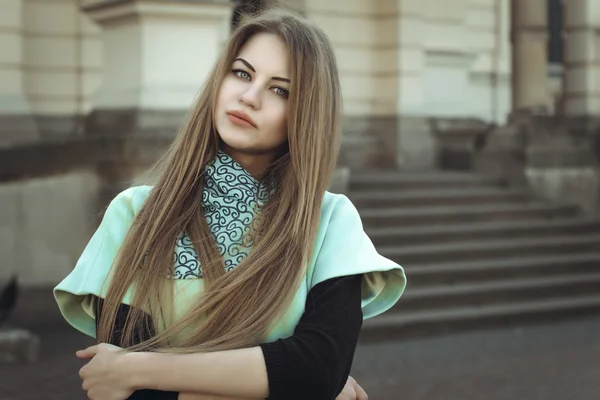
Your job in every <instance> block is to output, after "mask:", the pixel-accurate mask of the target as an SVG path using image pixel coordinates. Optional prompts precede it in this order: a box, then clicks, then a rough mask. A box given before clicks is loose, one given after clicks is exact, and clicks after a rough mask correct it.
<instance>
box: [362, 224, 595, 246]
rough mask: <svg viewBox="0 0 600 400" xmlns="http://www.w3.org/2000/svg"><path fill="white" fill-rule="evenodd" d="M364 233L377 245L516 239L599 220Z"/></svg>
mask: <svg viewBox="0 0 600 400" xmlns="http://www.w3.org/2000/svg"><path fill="white" fill-rule="evenodd" d="M366 232H367V234H368V235H369V237H370V238H371V240H372V241H373V243H374V244H375V245H376V246H377V247H379V246H396V245H398V246H404V245H411V244H427V243H437V244H443V243H446V242H455V241H461V240H462V241H467V240H481V239H503V238H514V239H517V238H526V237H531V236H537V237H545V236H554V235H556V234H565V235H566V234H568V235H576V234H580V233H591V232H597V233H600V219H593V218H588V217H576V218H555V219H550V220H546V219H539V218H531V219H519V220H514V221H510V220H509V221H493V222H487V221H484V222H470V223H460V224H459V223H456V224H447V225H437V224H432V225H426V226H411V227H388V228H374V229H367V231H366Z"/></svg>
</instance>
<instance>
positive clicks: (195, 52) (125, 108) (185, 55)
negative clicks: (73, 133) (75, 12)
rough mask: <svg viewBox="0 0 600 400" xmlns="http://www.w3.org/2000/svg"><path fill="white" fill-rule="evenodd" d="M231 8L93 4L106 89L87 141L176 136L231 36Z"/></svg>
mask: <svg viewBox="0 0 600 400" xmlns="http://www.w3.org/2000/svg"><path fill="white" fill-rule="evenodd" d="M232 5H233V4H232V3H231V2H230V1H229V0H219V1H215V0H212V1H208V0H204V1H202V0H196V1H189V0H188V1H165V0H163V1H152V2H147V1H141V0H130V1H124V0H123V1H115V0H110V1H109V0H103V1H91V2H89V1H88V2H87V4H86V5H85V6H84V11H85V12H87V14H88V15H89V16H90V17H91V18H92V19H93V20H94V21H96V22H97V23H98V24H99V25H100V26H101V28H102V41H103V50H104V57H103V58H104V66H103V77H102V86H101V87H100V89H99V90H98V92H97V93H96V95H95V97H94V98H93V99H92V109H93V111H92V113H91V115H89V117H88V121H87V124H86V128H87V131H88V133H96V134H112V135H115V134H116V135H122V134H124V133H140V132H146V133H148V132H152V133H154V134H156V133H166V134H168V135H171V134H173V133H174V131H175V129H176V128H177V127H178V126H179V125H180V124H181V122H182V120H181V118H182V117H183V115H184V113H185V112H186V111H187V110H188V109H189V107H190V106H191V103H192V102H193V100H194V98H195V96H196V95H197V94H198V92H199V91H200V89H201V87H202V84H203V82H204V80H205V78H206V76H207V75H208V73H209V71H210V70H211V68H212V66H213V64H214V62H215V60H216V58H217V56H218V53H219V52H220V50H221V48H222V45H223V43H224V41H225V40H226V38H227V37H228V35H229V24H230V18H231V9H232Z"/></svg>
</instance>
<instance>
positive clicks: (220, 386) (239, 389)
mask: <svg viewBox="0 0 600 400" xmlns="http://www.w3.org/2000/svg"><path fill="white" fill-rule="evenodd" d="M360 303H361V276H360V275H356V276H351V277H342V278H334V279H330V280H328V281H325V282H322V283H320V284H319V285H317V286H315V287H314V288H313V289H312V290H311V291H310V292H309V295H308V298H307V303H306V309H305V312H304V314H303V316H302V318H301V320H300V322H299V324H298V326H297V328H296V330H295V332H294V335H293V336H291V337H289V338H286V339H280V340H278V341H276V342H273V343H267V344H263V345H261V346H257V347H253V348H249V349H240V350H229V351H220V352H213V353H196V354H164V353H129V354H127V355H126V357H127V360H126V362H125V366H126V367H125V368H126V369H127V371H126V372H127V375H128V376H130V379H131V383H132V385H133V387H135V388H147V389H156V390H162V391H177V392H190V393H206V394H212V395H218V396H229V397H238V398H253V399H257V398H260V399H264V398H267V397H268V398H269V399H271V400H278V399H286V400H294V399H307V398H309V399H314V400H320V399H323V400H332V399H334V398H335V397H336V396H337V395H338V394H339V393H340V392H341V390H342V388H343V387H344V384H345V383H346V380H347V378H348V375H349V372H350V367H351V365H352V359H353V357H354V350H355V348H356V342H357V340H358V334H359V332H360V327H361V325H362V312H361V308H360Z"/></svg>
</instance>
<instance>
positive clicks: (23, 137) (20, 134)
mask: <svg viewBox="0 0 600 400" xmlns="http://www.w3.org/2000/svg"><path fill="white" fill-rule="evenodd" d="M24 7H25V5H24V1H23V0H11V1H4V2H3V3H2V6H1V9H2V11H1V12H0V147H7V146H12V145H15V144H20V143H25V142H30V141H33V140H35V139H36V138H37V130H36V126H35V123H34V120H33V118H32V116H31V107H30V105H29V102H28V101H27V95H26V93H25V85H24V74H25V72H24V62H23V61H24V40H25V39H24V38H25V36H24V34H23V20H24V18H23V10H24Z"/></svg>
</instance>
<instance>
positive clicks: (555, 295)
mask: <svg viewBox="0 0 600 400" xmlns="http://www.w3.org/2000/svg"><path fill="white" fill-rule="evenodd" d="M349 189H350V190H349V197H350V199H351V200H352V201H353V203H354V204H355V205H356V206H357V208H358V210H359V212H360V214H361V217H362V220H363V224H364V227H365V231H366V232H367V234H368V235H369V237H370V238H371V239H372V241H373V243H374V244H375V246H376V247H377V249H378V250H379V252H380V253H381V254H382V255H384V256H386V257H388V258H390V259H393V260H395V261H397V262H398V263H399V264H401V265H402V266H403V267H404V268H405V270H406V274H407V277H408V286H407V289H406V292H405V294H404V296H403V297H402V298H401V299H400V301H399V302H398V303H397V304H396V306H395V307H394V308H393V309H392V310H390V311H388V312H387V313H384V314H383V315H381V316H379V317H376V318H373V319H370V320H367V321H365V322H364V325H363V334H362V336H361V338H366V339H369V338H377V339H382V338H387V339H394V338H402V337H406V336H413V335H423V334H436V333H443V332H447V331H450V330H463V329H472V328H479V327H485V326H498V325H502V326H506V325H510V324H513V323H523V322H531V321H538V320H544V319H546V320H547V319H554V318H560V317H567V316H574V315H584V314H590V313H600V219H594V218H591V217H586V216H584V215H582V213H581V212H580V211H579V209H578V208H577V207H575V206H570V205H557V204H551V203H548V202H545V201H542V200H540V199H536V198H535V196H533V195H532V194H531V193H529V192H528V191H527V190H524V189H511V188H508V187H507V186H505V185H504V184H503V182H502V180H500V179H498V178H494V177H487V176H482V175H478V174H475V173H462V172H442V171H433V172H393V171H377V172H358V173H353V174H352V176H351V178H350V186H349Z"/></svg>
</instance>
